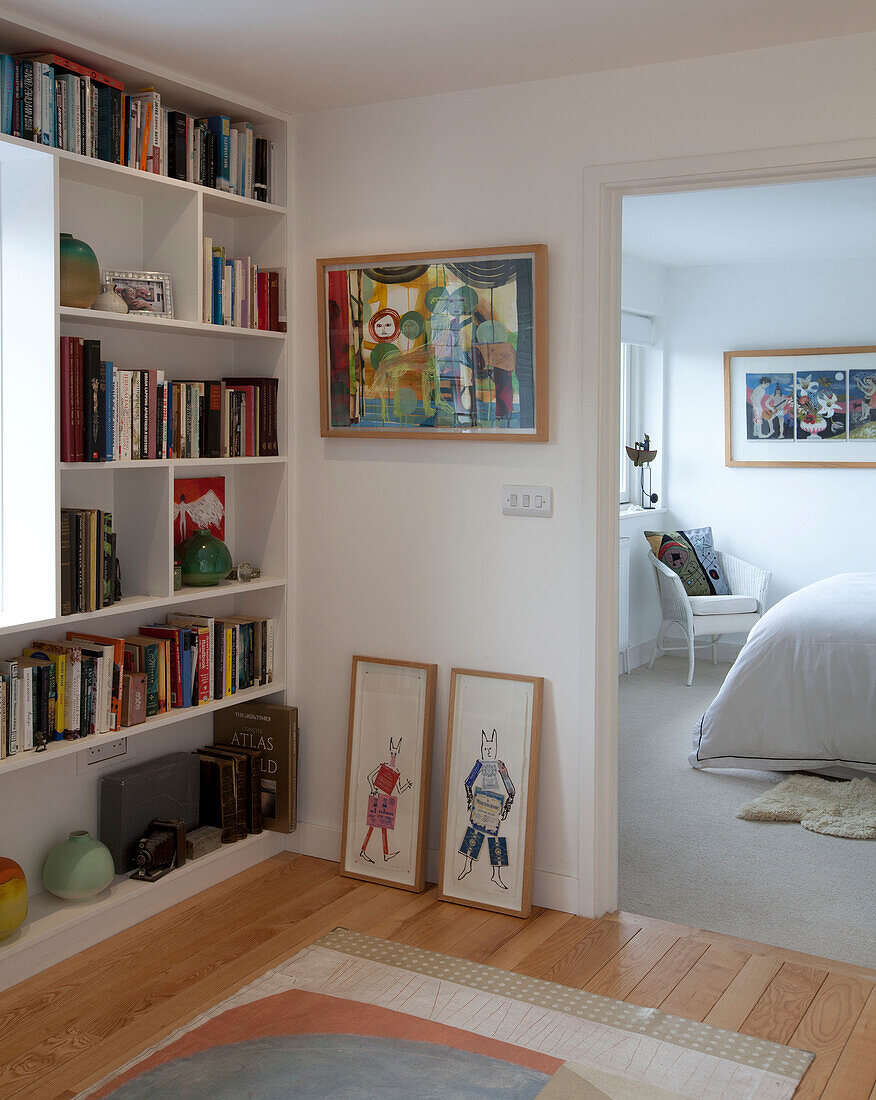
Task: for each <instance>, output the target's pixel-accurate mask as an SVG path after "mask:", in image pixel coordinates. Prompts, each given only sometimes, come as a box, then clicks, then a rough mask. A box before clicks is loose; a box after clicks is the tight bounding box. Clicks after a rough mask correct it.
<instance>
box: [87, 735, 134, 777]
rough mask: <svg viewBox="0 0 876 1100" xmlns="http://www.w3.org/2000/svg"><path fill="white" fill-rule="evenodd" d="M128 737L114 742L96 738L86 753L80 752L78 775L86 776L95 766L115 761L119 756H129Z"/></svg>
mask: <svg viewBox="0 0 876 1100" xmlns="http://www.w3.org/2000/svg"><path fill="white" fill-rule="evenodd" d="M127 753H128V739H127V737H116V738H115V739H114V740H113V741H108V740H106V741H105V740H103V739H101V738H95V740H94V743H93V744H91V745H89V746H88V748H87V749H86V750H85V752H80V753H79V754H78V756H77V757H76V774H77V775H84V774H85V773H86V772H88V771H90V770H91V769H92V768H93V767H94V765H95V764H105V763H106V762H107V761H109V760H115V759H116V758H117V757H119V756H127Z"/></svg>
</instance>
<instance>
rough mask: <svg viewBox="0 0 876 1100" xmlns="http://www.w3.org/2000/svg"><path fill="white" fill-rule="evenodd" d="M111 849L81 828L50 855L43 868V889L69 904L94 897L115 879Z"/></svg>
mask: <svg viewBox="0 0 876 1100" xmlns="http://www.w3.org/2000/svg"><path fill="white" fill-rule="evenodd" d="M115 874H116V869H115V866H114V865H113V857H112V856H111V855H110V850H109V848H107V846H106V845H105V844H101V842H100V841H99V840H95V839H94V838H93V837H92V836H90V835H89V833H88V832H87V831H86V830H85V829H78V830H77V831H76V832H74V833H71V834H70V836H69V837H68V838H67V840H65V841H63V842H62V843H61V844H59V845H58V846H57V848H53V849H52V851H51V852H49V857H48V859H47V860H46V862H45V864H44V866H43V886H45V888H46V889H47V890H48V891H49V893H51V894H55V895H56V896H57V897H59V898H66V899H67V900H68V901H81V900H82V899H83V898H93V897H94V895H95V894H99V893H100V892H101V890H105V889H106V888H107V886H109V884H110V883H111V882H112V880H113V879H114V878H115Z"/></svg>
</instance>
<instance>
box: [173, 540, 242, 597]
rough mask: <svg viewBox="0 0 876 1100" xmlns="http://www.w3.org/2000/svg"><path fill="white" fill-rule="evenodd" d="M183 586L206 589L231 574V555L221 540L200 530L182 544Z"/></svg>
mask: <svg viewBox="0 0 876 1100" xmlns="http://www.w3.org/2000/svg"><path fill="white" fill-rule="evenodd" d="M181 550H182V580H183V584H191V585H196V586H198V587H206V586H208V585H211V584H218V583H219V582H220V581H224V580H225V578H226V577H227V576H228V574H229V573H230V572H231V554H230V553H229V552H228V547H227V546H226V545H225V543H224V542H223V541H222V540H221V539H217V538H216V537H215V536H214V535H211V534H210V532H209V531H207V530H205V529H201V530H200V531H195V533H194V534H193V535H192V536H191V538H189V539H186V541H185V542H184V543H183V544H182V547H181Z"/></svg>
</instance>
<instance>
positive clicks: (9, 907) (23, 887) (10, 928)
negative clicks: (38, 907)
mask: <svg viewBox="0 0 876 1100" xmlns="http://www.w3.org/2000/svg"><path fill="white" fill-rule="evenodd" d="M26 916H27V880H26V879H25V877H24V871H22V869H21V868H20V867H19V866H18V864H17V863H16V862H15V860H14V859H8V858H7V857H6V856H0V940H5V939H7V938H8V937H9V936H11V935H12V933H13V932H14V931H15V930H16V928H20V927H21V925H22V924H24V920H25V917H26Z"/></svg>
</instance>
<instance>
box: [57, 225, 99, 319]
mask: <svg viewBox="0 0 876 1100" xmlns="http://www.w3.org/2000/svg"><path fill="white" fill-rule="evenodd" d="M98 294H100V267H99V266H98V263H97V256H95V254H94V251H93V249H91V248H90V247H89V246H88V245H87V244H86V243H85V241H78V240H77V239H76V238H75V237H74V236H73V234H72V233H62V234H61V296H60V297H61V305H62V306H77V307H78V308H79V309H88V308H89V306H90V305H91V303H92V302H93V301H94V300H95V299H96V298H97V296H98Z"/></svg>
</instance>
